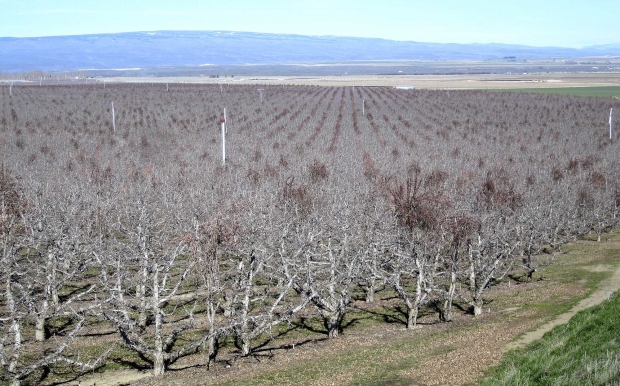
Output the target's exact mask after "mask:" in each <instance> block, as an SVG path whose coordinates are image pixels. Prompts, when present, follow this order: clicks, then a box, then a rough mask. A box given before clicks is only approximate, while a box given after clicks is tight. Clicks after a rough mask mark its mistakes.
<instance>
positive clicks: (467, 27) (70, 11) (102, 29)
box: [0, 0, 620, 48]
mask: <svg viewBox="0 0 620 386" xmlns="http://www.w3.org/2000/svg"><path fill="white" fill-rule="evenodd" d="M0 7H1V8H2V10H3V12H2V14H1V15H0V37H13V38H20V37H51V36H75V35H91V34H109V33H126V32H151V31H223V32H224V31H226V32H250V33H267V34H287V35H302V36H340V37H359V38H377V39H386V40H395V41H415V42H432V43H456V44H488V43H496V44H518V45H527V46H533V47H549V46H554V47H566V48H581V47H586V46H592V45H606V44H615V43H620V30H619V29H618V28H616V23H617V20H616V17H615V15H616V14H617V13H615V12H612V10H613V9H615V7H617V4H616V2H615V1H614V0H600V1H598V2H597V4H596V7H594V6H593V5H592V3H591V2H585V1H575V2H571V3H570V4H567V3H566V2H565V1H560V0H549V1H545V2H542V3H541V2H538V1H534V0H526V1H522V2H519V3H504V2H495V1H489V0H473V1H470V2H467V3H466V4H465V3H463V2H461V1H458V0H439V1H435V2H432V3H429V2H424V1H404V0H391V1H389V0H388V1H385V2H381V3H377V2H375V1H359V0H358V1H353V0H330V1H327V0H313V1H308V0H289V1H285V0H268V1H261V2H255V1H249V0H229V1H227V2H215V1H211V0H207V1H192V0H177V1H175V2H169V1H165V0H154V1H150V2H149V3H148V5H147V6H144V5H140V4H136V3H133V2H132V3H127V2H125V1H120V0H109V1H107V2H105V3H102V2H98V1H92V0H81V1H80V0H58V1H54V2H53V3H52V2H48V1H43V0H31V1H28V2H23V1H17V0H0Z"/></svg>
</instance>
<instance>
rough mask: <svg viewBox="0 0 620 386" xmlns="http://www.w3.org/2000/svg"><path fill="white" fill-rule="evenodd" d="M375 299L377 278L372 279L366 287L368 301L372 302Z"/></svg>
mask: <svg viewBox="0 0 620 386" xmlns="http://www.w3.org/2000/svg"><path fill="white" fill-rule="evenodd" d="M374 301H375V279H374V278H372V279H370V283H369V284H368V287H367V289H366V303H372V302H374Z"/></svg>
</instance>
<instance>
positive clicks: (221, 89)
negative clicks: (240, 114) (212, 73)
mask: <svg viewBox="0 0 620 386" xmlns="http://www.w3.org/2000/svg"><path fill="white" fill-rule="evenodd" d="M220 95H222V85H221V84H220ZM224 110H225V109H224ZM224 119H226V117H224Z"/></svg>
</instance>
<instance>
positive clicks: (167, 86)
mask: <svg viewBox="0 0 620 386" xmlns="http://www.w3.org/2000/svg"><path fill="white" fill-rule="evenodd" d="M166 91H168V83H166Z"/></svg>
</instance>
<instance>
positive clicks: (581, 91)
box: [492, 86, 620, 98]
mask: <svg viewBox="0 0 620 386" xmlns="http://www.w3.org/2000/svg"><path fill="white" fill-rule="evenodd" d="M492 91H510V92H527V93H536V94H558V95H575V96H584V97H602V98H611V97H614V96H616V97H620V86H606V87H565V88H515V89H501V90H492Z"/></svg>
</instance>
